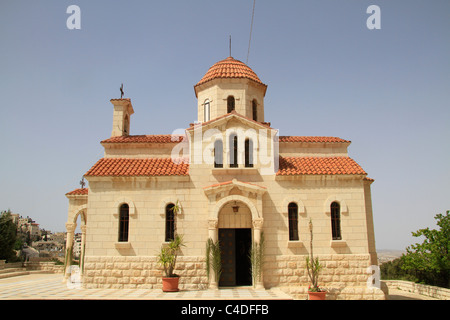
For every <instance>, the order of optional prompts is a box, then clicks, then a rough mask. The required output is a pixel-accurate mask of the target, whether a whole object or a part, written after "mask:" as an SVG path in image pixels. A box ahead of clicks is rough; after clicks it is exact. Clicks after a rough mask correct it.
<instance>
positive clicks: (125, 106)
mask: <svg viewBox="0 0 450 320" xmlns="http://www.w3.org/2000/svg"><path fill="white" fill-rule="evenodd" d="M110 101H111V103H112V104H113V106H114V111H113V127H112V133H111V138H112V137H119V136H128V135H129V134H130V117H131V115H132V114H133V113H134V110H133V106H132V105H131V100H130V99H123V98H121V99H111V100H110Z"/></svg>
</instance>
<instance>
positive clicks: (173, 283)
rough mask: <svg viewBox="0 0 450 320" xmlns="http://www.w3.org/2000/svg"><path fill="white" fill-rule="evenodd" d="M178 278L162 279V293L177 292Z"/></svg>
mask: <svg viewBox="0 0 450 320" xmlns="http://www.w3.org/2000/svg"><path fill="white" fill-rule="evenodd" d="M179 279H180V278H179V277H170V278H169V277H163V278H162V283H163V291H164V292H177V291H179V289H178V280H179Z"/></svg>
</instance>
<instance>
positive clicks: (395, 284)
mask: <svg viewBox="0 0 450 320" xmlns="http://www.w3.org/2000/svg"><path fill="white" fill-rule="evenodd" d="M383 282H384V283H386V285H387V286H388V288H392V289H400V290H403V291H407V292H411V293H417V294H421V295H424V296H428V297H432V298H436V299H439V300H450V289H445V288H440V287H434V286H428V285H425V284H419V283H414V282H411V281H402V280H383Z"/></svg>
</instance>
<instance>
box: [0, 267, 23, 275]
mask: <svg viewBox="0 0 450 320" xmlns="http://www.w3.org/2000/svg"><path fill="white" fill-rule="evenodd" d="M25 270H27V269H26V268H5V269H1V270H0V274H5V273H13V272H20V271H25Z"/></svg>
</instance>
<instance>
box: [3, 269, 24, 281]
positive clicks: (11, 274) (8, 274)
mask: <svg viewBox="0 0 450 320" xmlns="http://www.w3.org/2000/svg"><path fill="white" fill-rule="evenodd" d="M28 274H30V272H29V271H26V270H23V271H12V272H6V273H0V279H4V278H11V277H17V276H26V275H28Z"/></svg>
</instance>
